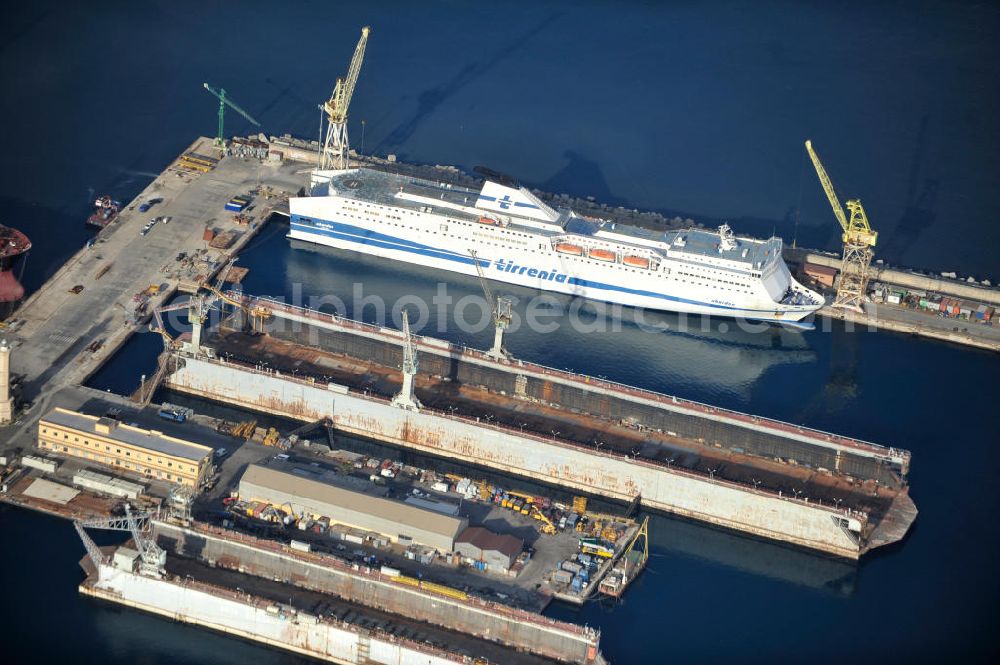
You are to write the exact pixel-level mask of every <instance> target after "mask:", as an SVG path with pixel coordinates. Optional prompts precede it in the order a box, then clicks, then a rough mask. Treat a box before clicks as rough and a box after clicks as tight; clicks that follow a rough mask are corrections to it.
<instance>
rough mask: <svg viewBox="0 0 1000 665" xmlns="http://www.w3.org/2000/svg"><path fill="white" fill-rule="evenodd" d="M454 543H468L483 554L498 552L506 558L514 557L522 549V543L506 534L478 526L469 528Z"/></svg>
mask: <svg viewBox="0 0 1000 665" xmlns="http://www.w3.org/2000/svg"><path fill="white" fill-rule="evenodd" d="M455 542H456V543H469V544H471V545H473V546H475V547H478V548H479V549H480V550H482V551H484V552H490V551H494V552H500V553H502V554H506V555H507V556H516V555H518V554H520V553H521V550H522V549H524V541H523V540H521V539H520V538H516V537H514V536H510V535H507V534H500V533H493V532H492V531H490V530H489V529H484V528H483V527H480V526H470V527H469V528H468V529H466V530H465V531H463V532H462V533H461V535H459V537H458V538H456V539H455Z"/></svg>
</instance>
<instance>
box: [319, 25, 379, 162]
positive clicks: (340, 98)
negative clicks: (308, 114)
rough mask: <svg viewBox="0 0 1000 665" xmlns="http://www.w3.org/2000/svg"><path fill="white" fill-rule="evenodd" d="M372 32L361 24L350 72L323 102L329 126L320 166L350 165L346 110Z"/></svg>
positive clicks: (338, 80) (349, 68)
mask: <svg viewBox="0 0 1000 665" xmlns="http://www.w3.org/2000/svg"><path fill="white" fill-rule="evenodd" d="M370 32H371V28H370V27H369V26H367V25H366V26H365V27H363V28H361V39H359V40H358V45H357V46H356V47H354V57H353V58H351V64H350V67H348V69H347V75H346V76H343V77H340V78H338V79H337V82H336V84H334V86H333V94H331V95H330V99H329V100H327V101H326V103H324V104H323V110H324V111H325V112H326V117H327V123H328V124H327V129H326V141H324V143H323V153H322V155H320V161H319V168H320V170H321V171H325V170H328V169H346V168H347V167H348V161H347V153H348V150H349V149H350V146H349V144H348V140H347V110H348V108H350V106H351V97H352V96H353V95H354V86H355V85H357V82H358V74H359V73H360V72H361V63H362V62H363V61H364V59H365V46H367V44H368V34H369V33H370Z"/></svg>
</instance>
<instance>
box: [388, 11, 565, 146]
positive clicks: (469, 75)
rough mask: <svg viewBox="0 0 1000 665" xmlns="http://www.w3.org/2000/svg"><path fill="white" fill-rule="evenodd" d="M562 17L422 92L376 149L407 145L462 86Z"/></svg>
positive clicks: (504, 45)
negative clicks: (409, 112)
mask: <svg viewBox="0 0 1000 665" xmlns="http://www.w3.org/2000/svg"><path fill="white" fill-rule="evenodd" d="M558 18H559V14H552V15H551V16H549V17H547V18H545V19H544V20H543V21H541V22H540V23H539V24H538V25H536V26H535V27H533V28H531V29H529V30H528V31H527V32H525V33H524V34H522V35H521V36H519V37H516V38H515V39H512V40H511V41H510V42H508V43H507V44H503V45H501V46H500V47H499V48H497V50H496V51H494V52H493V54H492V55H490V56H489V57H488V58H486V59H483V60H480V61H478V62H473V63H471V64H468V65H466V66H465V67H463V68H462V69H461V70H459V72H458V73H457V74H455V76H453V77H452V78H451V80H449V81H446V82H444V83H442V84H441V85H438V86H437V87H433V88H427V89H426V90H424V91H423V92H421V93H420V94H419V95H418V96H417V108H416V109H415V110H414V111H413V113H412V115H411V116H410V117H409V118H407V119H406V120H404V121H403V122H402V123H400V124H399V125H398V126H397V127H396V128H395V129H393V130H392V131H391V132H389V135H388V136H386V137H385V138H384V139H383V140H382V141H380V142H379V143H378V144H377V145H376V147H375V150H376V152H386V151H388V152H393V150H392V149H393V148H395V147H397V146H401V145H405V144H406V143H407V142H408V141H409V139H410V137H411V136H413V133H414V132H415V131H416V130H417V128H418V127H419V126H420V123H422V122H423V121H424V120H425V119H426V118H428V117H429V116H430V115H431V114H433V113H434V111H436V110H437V109H438V107H440V106H441V104H443V103H444V102H445V101H447V100H448V99H449V98H451V97H452V96H453V95H455V94H456V93H457V92H459V91H460V90H461V89H462V88H464V87H466V86H467V85H469V84H470V83H472V82H473V81H475V80H477V79H479V78H480V77H482V76H484V75H485V74H487V73H488V72H489V71H490V70H491V69H493V68H494V67H496V66H497V65H498V64H500V63H501V62H503V61H504V60H506V59H507V58H508V57H510V56H511V55H513V54H515V53H517V52H518V51H519V50H520V49H521V48H523V47H524V46H525V44H527V43H528V42H530V41H531V40H532V39H534V38H535V37H537V36H538V35H541V34H543V33H544V31H545V29H546V28H547V27H549V26H550V25H551V24H552V23H553V22H555V21H556V19H558Z"/></svg>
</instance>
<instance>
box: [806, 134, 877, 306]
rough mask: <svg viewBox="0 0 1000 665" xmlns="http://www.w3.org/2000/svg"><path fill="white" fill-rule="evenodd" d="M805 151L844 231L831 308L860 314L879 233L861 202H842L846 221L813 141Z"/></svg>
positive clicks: (807, 145) (807, 142)
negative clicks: (838, 272)
mask: <svg viewBox="0 0 1000 665" xmlns="http://www.w3.org/2000/svg"><path fill="white" fill-rule="evenodd" d="M806 151H807V152H808V153H809V158H810V159H811V160H812V163H813V166H814V167H815V168H816V175H818V176H819V181H820V184H821V185H823V191H824V192H826V198H827V199H829V201H830V207H831V208H833V214H834V216H835V217H836V218H837V221H838V222H840V228H841V229H843V235H842V236H841V237H842V239H843V242H844V255H843V259H842V261H841V265H840V284H839V285H838V286H837V296H836V298H835V299H834V301H833V306H834V307H842V308H844V309H851V310H854V311H856V312H858V313H862V314H863V313H864V307H863V304H864V301H865V292H866V290H867V288H868V278H869V269H870V267H871V263H872V256H873V254H874V250H873V248H874V247H875V243H876V241H877V240H878V233H877V232H876V231H872V227H871V225H870V224H869V223H868V215H866V214H865V209H864V206H862V205H861V201H860V200H858V199H852V200H850V201H846V202H845V205H846V206H847V210H848V211H850V213H851V216H850V217H849V218H848V216H847V215H846V214H845V213H844V209H843V208H842V207H841V205H840V199H838V198H837V193H836V192H835V191H834V189H833V183H832V182H831V181H830V176H828V175H827V174H826V169H825V168H823V163H822V162H820V161H819V155H817V154H816V151H815V150H813V147H812V141H806Z"/></svg>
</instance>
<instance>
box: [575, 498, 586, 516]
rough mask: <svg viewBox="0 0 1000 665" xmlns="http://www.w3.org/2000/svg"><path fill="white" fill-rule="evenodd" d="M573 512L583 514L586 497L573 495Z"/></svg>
mask: <svg viewBox="0 0 1000 665" xmlns="http://www.w3.org/2000/svg"><path fill="white" fill-rule="evenodd" d="M573 512H574V513H576V514H577V515H583V514H584V513H585V512H587V497H585V496H574V497H573Z"/></svg>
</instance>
